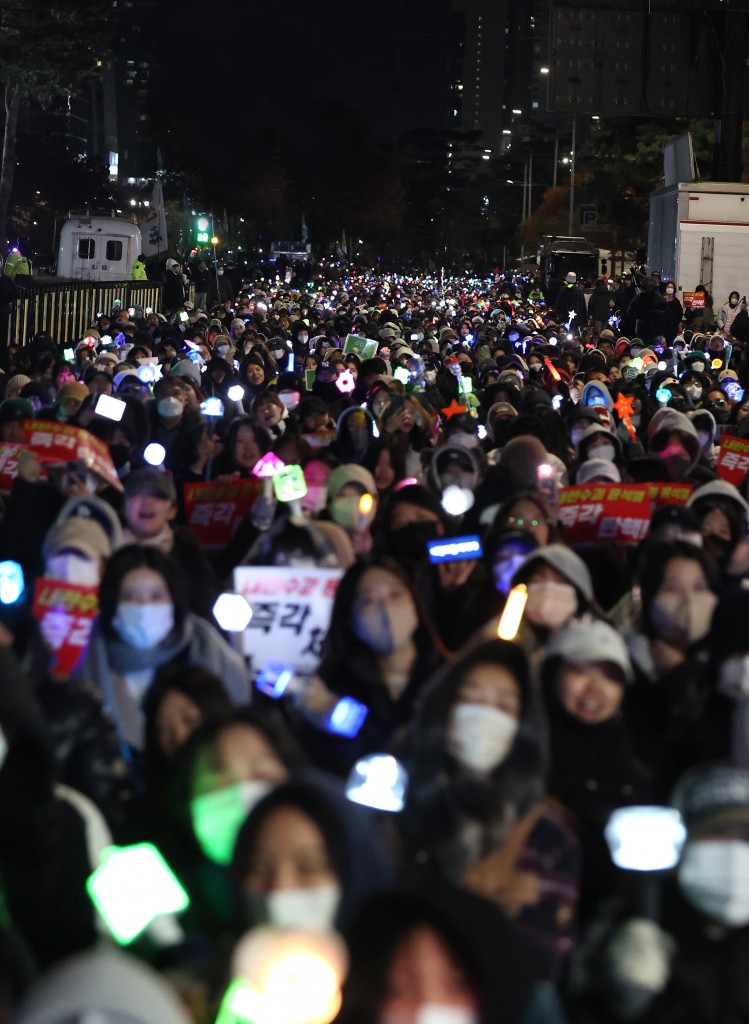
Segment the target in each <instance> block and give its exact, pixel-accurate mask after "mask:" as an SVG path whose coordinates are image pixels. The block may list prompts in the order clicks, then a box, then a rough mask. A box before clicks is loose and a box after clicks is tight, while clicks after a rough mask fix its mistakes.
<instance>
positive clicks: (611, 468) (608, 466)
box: [575, 459, 622, 484]
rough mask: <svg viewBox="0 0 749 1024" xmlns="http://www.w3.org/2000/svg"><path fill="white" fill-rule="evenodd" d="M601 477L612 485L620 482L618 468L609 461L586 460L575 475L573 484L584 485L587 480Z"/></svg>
mask: <svg viewBox="0 0 749 1024" xmlns="http://www.w3.org/2000/svg"><path fill="white" fill-rule="evenodd" d="M601 477H602V478H603V479H604V480H608V481H610V483H612V484H618V483H621V480H622V475H621V473H620V472H619V467H618V466H617V465H616V463H615V462H612V461H611V459H588V460H587V461H586V462H584V463H583V464H582V466H580V468H579V469H578V471H577V473H576V474H575V483H576V484H586V483H588V481H589V480H595V479H596V478H601Z"/></svg>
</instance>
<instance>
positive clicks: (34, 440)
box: [23, 420, 123, 491]
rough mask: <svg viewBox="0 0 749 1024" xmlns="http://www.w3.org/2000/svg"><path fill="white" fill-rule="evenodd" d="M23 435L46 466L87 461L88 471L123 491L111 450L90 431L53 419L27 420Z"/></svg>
mask: <svg viewBox="0 0 749 1024" xmlns="http://www.w3.org/2000/svg"><path fill="white" fill-rule="evenodd" d="M23 432H24V434H25V435H26V444H27V445H28V447H29V448H31V450H32V451H34V452H36V454H37V456H38V457H39V461H40V462H41V463H42V464H43V465H54V464H55V463H63V462H83V463H85V465H86V467H87V469H89V470H90V471H91V472H92V473H95V474H96V475H97V476H99V477H101V479H102V480H105V481H106V482H107V483H108V484H110V486H112V487H115V488H116V489H117V490H118V491H121V490H123V486H122V484H121V483H120V478H119V477H118V476H117V470H116V469H115V468H114V463H113V462H112V456H111V455H110V454H109V448H107V446H106V445H105V444H104V442H103V441H100V440H99V438H98V437H94V435H93V434H89V432H88V431H87V430H82V429H81V427H71V426H68V424H67V423H53V422H52V421H51V420H25V421H24V424H23Z"/></svg>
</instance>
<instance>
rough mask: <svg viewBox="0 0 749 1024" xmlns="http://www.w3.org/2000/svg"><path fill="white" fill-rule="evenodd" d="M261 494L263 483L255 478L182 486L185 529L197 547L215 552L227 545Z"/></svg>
mask: <svg viewBox="0 0 749 1024" xmlns="http://www.w3.org/2000/svg"><path fill="white" fill-rule="evenodd" d="M262 492H263V481H262V480H260V479H258V478H257V477H253V478H252V479H251V480H240V479H239V478H237V479H236V480H227V481H222V480H215V481H212V482H210V483H194V484H185V486H184V497H185V516H186V519H187V525H188V526H189V527H190V529H191V530H192V532H193V533H194V534H195V536H196V537H197V538H198V540H199V541H200V546H201V547H203V548H208V549H211V548H212V549H214V550H215V549H217V548H222V547H224V546H225V545H226V544H228V543H229V541H230V540H231V538H232V537H233V536H234V534H235V532H236V530H237V527H238V526H239V524H240V523H241V522H242V520H243V519H244V517H245V516H246V515H247V513H248V512H249V511H250V509H251V508H252V506H253V505H254V504H255V500H256V498H257V496H258V495H259V494H262Z"/></svg>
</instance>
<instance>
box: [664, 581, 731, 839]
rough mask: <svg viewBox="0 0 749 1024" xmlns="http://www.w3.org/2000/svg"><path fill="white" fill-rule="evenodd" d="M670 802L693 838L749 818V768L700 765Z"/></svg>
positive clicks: (687, 775)
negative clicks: (679, 813) (748, 769)
mask: <svg viewBox="0 0 749 1024" xmlns="http://www.w3.org/2000/svg"><path fill="white" fill-rule="evenodd" d="M748 596H749V595H748ZM734 621H735V620H734ZM671 804H672V805H673V806H674V807H675V808H676V809H677V810H678V811H680V812H681V816H682V818H683V819H684V824H685V825H686V828H687V833H688V835H689V838H690V839H693V838H695V836H696V835H698V834H705V833H707V832H711V831H713V830H714V829H715V828H718V827H719V826H721V825H732V824H734V823H739V822H749V771H747V770H746V769H745V768H739V767H736V766H734V765H728V764H701V765H697V766H695V767H694V768H690V769H689V771H687V772H686V773H685V774H684V775H682V777H681V778H680V779H679V781H678V782H677V784H676V788H675V789H674V792H673V794H672V795H671Z"/></svg>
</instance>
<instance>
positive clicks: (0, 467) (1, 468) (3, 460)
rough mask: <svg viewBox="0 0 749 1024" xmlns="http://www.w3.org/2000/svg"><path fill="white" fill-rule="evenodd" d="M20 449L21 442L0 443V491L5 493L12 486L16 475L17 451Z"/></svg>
mask: <svg viewBox="0 0 749 1024" xmlns="http://www.w3.org/2000/svg"><path fill="white" fill-rule="evenodd" d="M22 449H23V445H22V444H10V443H7V444H0V491H5V492H6V493H7V492H8V491H10V489H11V487H12V486H13V481H14V480H15V478H16V477H17V476H18V453H19V452H20V451H21V450H22Z"/></svg>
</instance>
